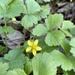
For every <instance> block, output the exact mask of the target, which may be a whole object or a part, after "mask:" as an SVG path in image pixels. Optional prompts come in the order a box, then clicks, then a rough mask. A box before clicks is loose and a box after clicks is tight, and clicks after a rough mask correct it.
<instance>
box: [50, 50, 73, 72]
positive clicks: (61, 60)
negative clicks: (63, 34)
mask: <svg viewBox="0 0 75 75" xmlns="http://www.w3.org/2000/svg"><path fill="white" fill-rule="evenodd" d="M51 55H52V56H53V58H54V60H55V61H56V63H57V65H58V66H60V65H61V68H62V69H63V70H65V71H70V70H72V68H73V66H72V63H71V60H70V59H69V57H67V56H66V55H64V54H63V53H61V52H59V51H58V50H54V51H53V52H51Z"/></svg>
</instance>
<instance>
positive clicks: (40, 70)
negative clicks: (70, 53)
mask: <svg viewBox="0 0 75 75" xmlns="http://www.w3.org/2000/svg"><path fill="white" fill-rule="evenodd" d="M32 67H33V74H34V75H56V71H57V68H56V64H55V61H54V60H53V57H52V56H51V55H50V54H49V53H43V54H41V53H39V54H37V55H36V56H35V57H34V58H33V59H32Z"/></svg>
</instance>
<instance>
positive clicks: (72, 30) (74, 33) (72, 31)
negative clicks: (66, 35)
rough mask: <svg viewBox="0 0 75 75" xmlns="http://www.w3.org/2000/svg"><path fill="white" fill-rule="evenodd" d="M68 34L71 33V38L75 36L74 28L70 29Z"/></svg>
mask: <svg viewBox="0 0 75 75" xmlns="http://www.w3.org/2000/svg"><path fill="white" fill-rule="evenodd" d="M70 33H71V34H72V35H73V36H75V27H74V28H72V29H70Z"/></svg>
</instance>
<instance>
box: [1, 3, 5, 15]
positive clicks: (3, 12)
mask: <svg viewBox="0 0 75 75" xmlns="http://www.w3.org/2000/svg"><path fill="white" fill-rule="evenodd" d="M5 13H6V6H5V5H4V4H3V3H0V14H1V15H3V16H4V14H5Z"/></svg>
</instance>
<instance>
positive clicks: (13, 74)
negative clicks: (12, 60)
mask: <svg viewBox="0 0 75 75" xmlns="http://www.w3.org/2000/svg"><path fill="white" fill-rule="evenodd" d="M6 75H27V74H26V73H25V72H24V71H23V70H21V69H14V70H9V71H8V72H7V74H6Z"/></svg>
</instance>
